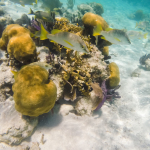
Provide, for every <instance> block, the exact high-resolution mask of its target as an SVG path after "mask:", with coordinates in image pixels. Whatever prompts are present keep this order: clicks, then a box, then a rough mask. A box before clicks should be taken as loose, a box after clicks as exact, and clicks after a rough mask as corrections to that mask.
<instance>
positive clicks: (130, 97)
mask: <svg viewBox="0 0 150 150" xmlns="http://www.w3.org/2000/svg"><path fill="white" fill-rule="evenodd" d="M88 2H89V1H88ZM100 3H101V4H102V5H103V7H104V14H103V17H104V19H105V20H106V21H107V22H108V23H109V24H110V25H111V26H112V27H113V28H118V29H123V28H126V29H127V30H135V24H136V21H133V20H130V19H128V18H127V14H130V13H131V12H134V11H135V10H137V9H144V8H142V7H141V8H139V7H140V6H136V7H134V8H133V7H132V6H130V5H128V4H127V3H124V2H123V1H121V2H118V1H114V3H110V1H109V2H106V1H105V2H104V1H100ZM76 4H79V3H78V2H76ZM16 7H17V11H16V10H15V9H13V8H12V5H7V6H6V10H8V12H9V13H10V15H11V17H12V18H14V19H17V18H18V17H20V15H21V13H28V12H29V7H27V6H26V7H21V6H19V5H17V6H16ZM145 11H146V12H147V11H148V10H146V9H145ZM136 30H137V29H136ZM146 41H147V39H137V40H131V43H132V44H131V45H128V46H124V45H121V46H120V45H112V46H110V47H109V50H110V55H111V57H112V58H111V59H110V62H115V63H116V64H117V65H118V66H119V69H120V78H121V81H120V85H121V87H120V89H118V92H119V94H120V95H121V98H120V99H115V100H113V101H112V102H111V103H110V102H105V103H104V105H103V106H102V108H101V109H100V110H98V111H95V112H94V114H93V115H92V116H82V117H81V116H76V115H75V114H73V113H69V114H68V115H65V114H64V110H63V109H62V110H61V112H59V113H57V111H54V114H51V112H49V113H48V114H45V115H42V116H40V118H39V124H38V126H37V127H36V129H35V131H34V133H33V134H32V136H31V137H30V138H28V139H26V140H24V141H23V142H22V143H21V145H30V144H31V143H32V142H35V143H36V142H38V143H39V147H40V148H41V150H83V149H86V150H127V149H128V150H150V71H146V70H144V69H140V71H141V72H140V75H139V77H131V73H132V72H133V71H134V70H135V69H136V68H138V67H139V65H140V64H139V59H140V57H141V56H143V55H145V54H148V53H150V51H149V48H150V47H147V48H144V44H145V43H146ZM62 107H63V106H62ZM43 134H44V142H41V137H42V135H43ZM16 149H17V147H16V146H13V147H11V146H8V145H6V144H4V143H0V150H16Z"/></svg>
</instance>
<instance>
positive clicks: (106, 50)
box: [102, 46, 109, 56]
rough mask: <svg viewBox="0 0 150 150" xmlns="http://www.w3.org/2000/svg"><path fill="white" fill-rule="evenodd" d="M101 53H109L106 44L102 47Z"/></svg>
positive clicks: (106, 54)
mask: <svg viewBox="0 0 150 150" xmlns="http://www.w3.org/2000/svg"><path fill="white" fill-rule="evenodd" d="M102 54H103V55H105V56H108V55H109V47H108V46H105V47H103V48H102Z"/></svg>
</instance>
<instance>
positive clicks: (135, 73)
mask: <svg viewBox="0 0 150 150" xmlns="http://www.w3.org/2000/svg"><path fill="white" fill-rule="evenodd" d="M140 74H141V69H139V68H136V69H135V70H134V71H133V72H132V73H131V77H139V76H140Z"/></svg>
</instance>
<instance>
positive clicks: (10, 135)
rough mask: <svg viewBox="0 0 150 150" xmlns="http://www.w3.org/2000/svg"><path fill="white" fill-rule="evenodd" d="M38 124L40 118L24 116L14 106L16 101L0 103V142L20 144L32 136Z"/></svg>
mask: <svg viewBox="0 0 150 150" xmlns="http://www.w3.org/2000/svg"><path fill="white" fill-rule="evenodd" d="M37 124H38V118H30V117H25V116H24V117H22V115H21V114H20V113H19V112H17V111H16V109H15V107H14V101H9V100H7V101H6V102H5V103H0V126H1V128H0V142H5V143H7V144H9V145H17V144H20V143H21V141H22V140H23V139H25V138H27V137H29V136H31V134H32V132H33V130H34V128H35V127H36V125H37Z"/></svg>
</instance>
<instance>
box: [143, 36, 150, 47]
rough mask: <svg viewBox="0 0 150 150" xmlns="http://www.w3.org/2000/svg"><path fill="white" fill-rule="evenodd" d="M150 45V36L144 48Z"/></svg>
mask: <svg viewBox="0 0 150 150" xmlns="http://www.w3.org/2000/svg"><path fill="white" fill-rule="evenodd" d="M149 46H150V38H149V39H148V40H147V42H146V43H145V44H144V48H147V47H149Z"/></svg>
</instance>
